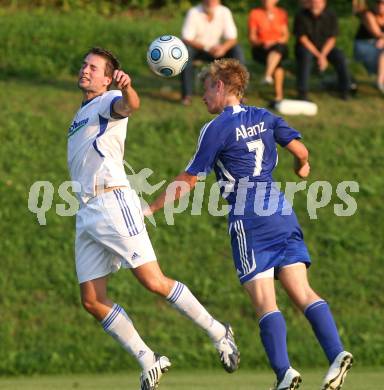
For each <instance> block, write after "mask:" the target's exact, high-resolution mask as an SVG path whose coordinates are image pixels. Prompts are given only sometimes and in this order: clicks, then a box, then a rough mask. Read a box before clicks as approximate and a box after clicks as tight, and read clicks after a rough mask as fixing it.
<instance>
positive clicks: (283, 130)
mask: <svg viewBox="0 0 384 390" xmlns="http://www.w3.org/2000/svg"><path fill="white" fill-rule="evenodd" d="M273 136H274V138H275V141H276V142H277V143H278V144H279V145H280V146H282V147H284V146H287V145H288V144H289V143H290V142H291V141H292V140H294V139H300V138H301V134H300V133H299V132H298V131H297V130H295V129H293V128H292V127H290V126H289V125H288V123H287V122H286V121H285V120H284V119H282V118H280V117H278V116H277V117H276V118H275V123H274V129H273Z"/></svg>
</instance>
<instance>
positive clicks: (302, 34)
mask: <svg viewBox="0 0 384 390" xmlns="http://www.w3.org/2000/svg"><path fill="white" fill-rule="evenodd" d="M294 34H295V36H296V46H295V54H296V61H297V91H298V98H299V99H302V100H308V90H309V77H310V73H311V68H312V61H313V59H315V60H316V63H317V67H318V69H319V70H320V72H323V71H325V70H326V69H327V68H328V63H329V62H330V63H331V64H332V65H333V66H334V68H335V70H336V72H337V76H338V81H339V91H340V96H341V98H342V99H344V100H347V99H348V98H349V92H350V88H351V81H350V75H349V71H348V68H347V62H346V58H345V56H344V54H343V52H342V51H341V50H340V49H338V48H336V37H337V35H338V21H337V16H336V14H335V13H334V12H333V11H332V10H330V9H329V8H328V7H327V2H326V0H309V1H308V5H307V7H306V8H303V9H301V11H299V13H298V14H297V15H296V17H295V21H294Z"/></svg>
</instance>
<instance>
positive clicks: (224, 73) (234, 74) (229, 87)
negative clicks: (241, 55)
mask: <svg viewBox="0 0 384 390" xmlns="http://www.w3.org/2000/svg"><path fill="white" fill-rule="evenodd" d="M208 77H209V78H210V79H211V81H212V82H214V83H215V82H217V81H218V80H221V81H222V82H223V83H224V86H225V89H226V92H227V93H229V94H232V95H235V96H236V97H238V98H239V99H241V98H242V97H243V96H244V92H245V90H246V88H247V86H248V82H249V72H248V70H247V69H246V67H245V66H244V65H242V64H241V63H240V61H239V60H236V59H233V58H223V59H220V60H215V61H213V62H211V63H210V64H209V65H208V66H207V67H205V68H204V69H203V71H202V72H201V73H200V79H201V80H202V81H203V82H204V81H205V80H206V79H207V78H208Z"/></svg>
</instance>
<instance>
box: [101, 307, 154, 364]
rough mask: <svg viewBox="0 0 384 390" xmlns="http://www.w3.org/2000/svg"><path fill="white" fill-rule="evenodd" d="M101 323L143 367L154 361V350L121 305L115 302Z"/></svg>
mask: <svg viewBox="0 0 384 390" xmlns="http://www.w3.org/2000/svg"><path fill="white" fill-rule="evenodd" d="M101 325H102V327H103V328H104V330H105V331H106V332H107V333H108V334H109V335H111V336H112V337H113V338H114V339H115V340H117V341H118V342H119V343H120V344H121V345H122V347H123V348H124V349H125V350H126V351H128V352H129V353H130V354H131V355H132V356H134V357H135V358H136V359H137V361H138V362H139V364H140V365H141V367H142V368H143V369H148V368H149V367H150V366H151V365H152V364H153V363H154V361H155V356H154V353H153V351H152V350H151V349H150V348H149V347H148V346H147V345H146V344H145V343H144V341H143V340H142V339H141V337H140V335H139V334H138V333H137V331H136V329H135V327H134V326H133V323H132V321H131V320H130V318H129V317H128V314H127V313H126V312H125V311H124V309H123V308H122V307H121V306H119V305H117V304H116V303H115V304H114V305H113V307H112V309H111V310H110V312H109V313H108V314H107V315H106V316H105V318H104V319H103V320H102V321H101Z"/></svg>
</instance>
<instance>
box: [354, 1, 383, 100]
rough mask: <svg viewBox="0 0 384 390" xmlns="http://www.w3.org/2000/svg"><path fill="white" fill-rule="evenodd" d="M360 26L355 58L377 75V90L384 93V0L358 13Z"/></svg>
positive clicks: (355, 44)
mask: <svg viewBox="0 0 384 390" xmlns="http://www.w3.org/2000/svg"><path fill="white" fill-rule="evenodd" d="M358 16H359V17H360V26H359V29H358V30H357V33H356V36H355V42H354V56H355V59H356V60H357V61H360V62H362V64H363V65H364V67H365V68H366V69H367V71H368V72H369V73H374V74H376V75H377V78H376V83H377V88H378V89H379V90H380V91H381V92H382V93H384V0H376V1H375V5H374V6H373V7H372V8H368V9H365V10H361V12H359V13H358Z"/></svg>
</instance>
